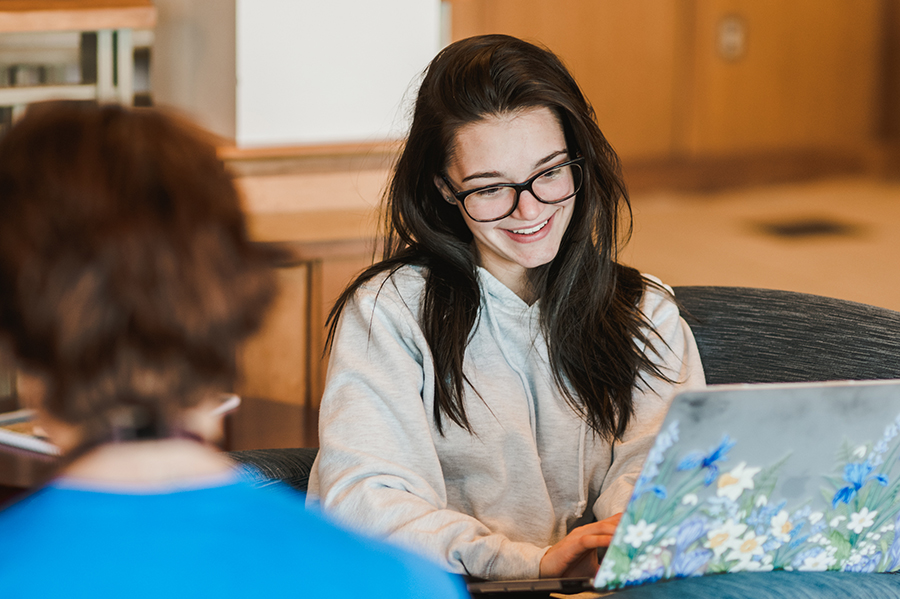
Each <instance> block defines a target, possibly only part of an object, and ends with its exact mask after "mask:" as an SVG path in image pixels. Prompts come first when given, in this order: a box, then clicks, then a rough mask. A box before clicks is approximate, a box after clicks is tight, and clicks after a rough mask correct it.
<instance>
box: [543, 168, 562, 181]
mask: <svg viewBox="0 0 900 599" xmlns="http://www.w3.org/2000/svg"><path fill="white" fill-rule="evenodd" d="M562 171H563V169H562V168H555V169H553V170H552V171H547V172H546V173H544V174H543V175H541V179H543V180H546V181H552V180H553V179H558V178H559V177H560V176H562Z"/></svg>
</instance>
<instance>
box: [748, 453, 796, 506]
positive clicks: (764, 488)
mask: <svg viewBox="0 0 900 599" xmlns="http://www.w3.org/2000/svg"><path fill="white" fill-rule="evenodd" d="M790 457H791V454H790V453H788V454H787V455H785V456H784V457H783V458H781V459H780V460H778V461H777V462H775V463H774V464H772V465H771V466H769V467H768V468H763V469H762V470H760V472H759V474H757V475H756V476H755V477H754V478H753V488H754V491H755V492H756V493H757V494H761V495H765V496H766V497H768V496H769V495H771V494H772V491H773V490H774V489H775V484H776V483H777V482H778V471H779V470H780V469H781V467H782V466H784V464H785V463H786V462H787V461H788V459H790Z"/></svg>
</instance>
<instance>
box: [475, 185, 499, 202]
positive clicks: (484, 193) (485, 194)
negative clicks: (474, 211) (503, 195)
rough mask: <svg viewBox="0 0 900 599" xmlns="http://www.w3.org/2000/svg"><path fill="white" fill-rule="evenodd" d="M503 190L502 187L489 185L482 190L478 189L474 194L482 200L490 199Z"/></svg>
mask: <svg viewBox="0 0 900 599" xmlns="http://www.w3.org/2000/svg"><path fill="white" fill-rule="evenodd" d="M502 190H503V188H502V187H488V188H487V189H482V190H481V191H476V192H475V193H473V194H472V195H473V196H475V197H476V198H478V199H481V200H489V199H491V198H495V197H497V196H498V195H500V192H501V191H502Z"/></svg>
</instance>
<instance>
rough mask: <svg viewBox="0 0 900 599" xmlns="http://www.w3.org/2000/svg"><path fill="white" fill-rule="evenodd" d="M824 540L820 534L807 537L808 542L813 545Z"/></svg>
mask: <svg viewBox="0 0 900 599" xmlns="http://www.w3.org/2000/svg"><path fill="white" fill-rule="evenodd" d="M824 538H825V537H823V536H822V534H821V533H816V534H814V535H813V536H811V537H809V542H810V543H812V544H813V545H815V544H816V543H818V542H820V541H821V540H822V539H824Z"/></svg>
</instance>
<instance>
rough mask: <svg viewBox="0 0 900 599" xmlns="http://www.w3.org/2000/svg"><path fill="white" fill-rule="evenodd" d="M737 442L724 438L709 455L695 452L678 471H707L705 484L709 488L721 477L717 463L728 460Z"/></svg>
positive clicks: (726, 436) (684, 460)
mask: <svg viewBox="0 0 900 599" xmlns="http://www.w3.org/2000/svg"><path fill="white" fill-rule="evenodd" d="M735 443H736V442H735V441H732V440H731V439H730V438H729V437H728V435H725V436H724V437H722V441H721V442H720V443H719V445H718V446H717V447H716V448H714V449H712V450H711V451H710V452H709V454H707V455H704V454H702V453H700V452H695V453H692V454H689V455H687V456H686V457H685V458H684V459H683V460H681V463H680V464H678V470H679V471H682V470H693V469H694V468H697V467H698V466H699V467H700V468H701V469H705V470H706V479H705V480H704V483H705V484H706V486H707V487H708V486H709V485H711V484H712V483H713V481H714V480H716V478H717V477H718V476H719V466H718V465H717V462H723V461H725V460H727V459H728V456H727V454H728V451H729V450H730V449H731V448H732V447H734V444H735Z"/></svg>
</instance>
